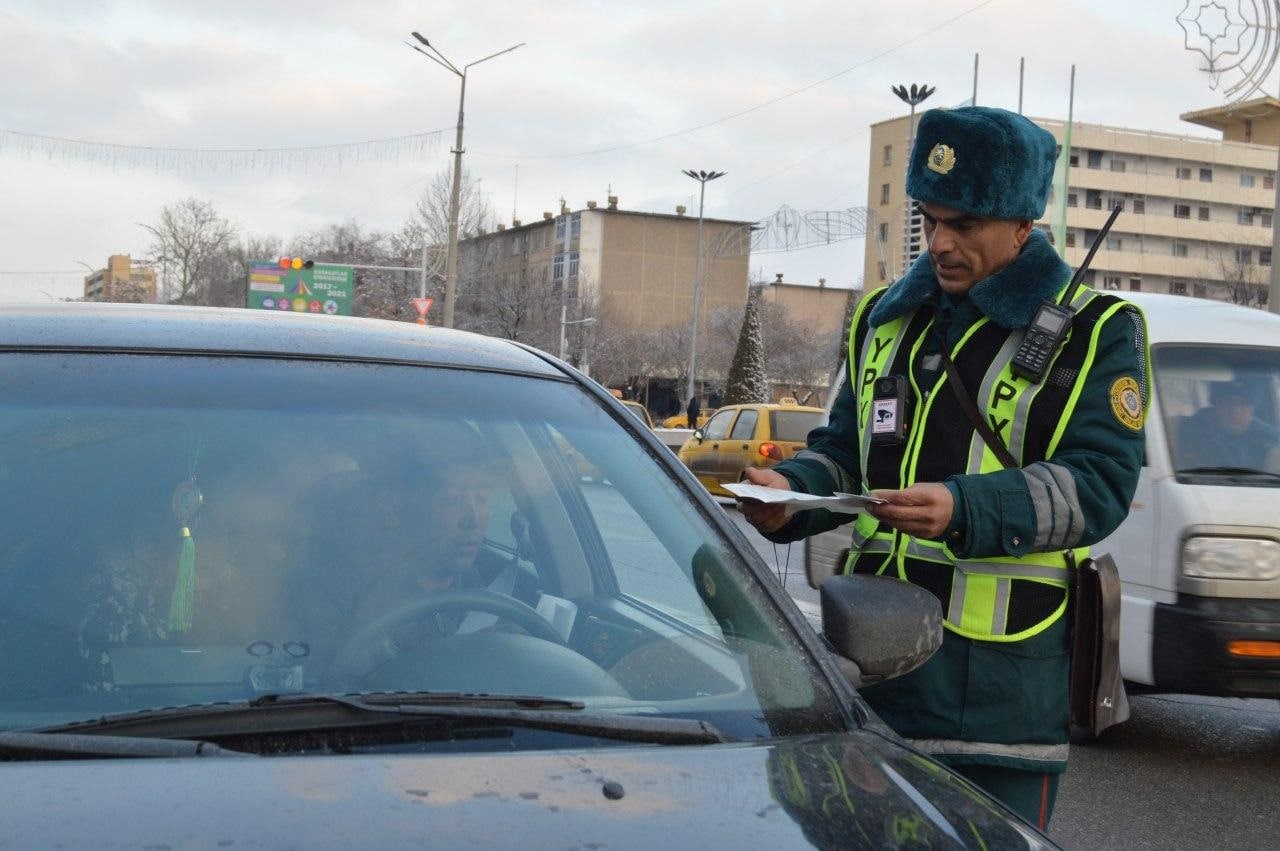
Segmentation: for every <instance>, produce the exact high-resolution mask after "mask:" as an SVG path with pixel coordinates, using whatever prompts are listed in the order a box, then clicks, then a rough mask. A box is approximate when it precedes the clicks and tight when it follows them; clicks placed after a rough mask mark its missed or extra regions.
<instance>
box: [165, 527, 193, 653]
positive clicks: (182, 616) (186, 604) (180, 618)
mask: <svg viewBox="0 0 1280 851" xmlns="http://www.w3.org/2000/svg"><path fill="white" fill-rule="evenodd" d="M195 607H196V541H195V538H192V537H191V530H190V529H189V528H188V527H186V526H183V527H182V554H181V555H180V556H178V577H177V580H176V581H175V582H174V584H173V597H172V598H171V599H170V600H169V631H170V632H186V631H187V630H189V629H191V616H192V614H193V613H194V612H195Z"/></svg>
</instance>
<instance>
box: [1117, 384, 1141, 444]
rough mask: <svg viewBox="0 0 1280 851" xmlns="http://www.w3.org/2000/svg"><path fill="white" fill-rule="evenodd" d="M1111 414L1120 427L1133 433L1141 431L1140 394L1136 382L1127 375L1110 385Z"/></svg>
mask: <svg viewBox="0 0 1280 851" xmlns="http://www.w3.org/2000/svg"><path fill="white" fill-rule="evenodd" d="M1111 413H1113V414H1115V417H1116V419H1117V420H1118V421H1119V422H1120V425H1122V426H1124V427H1126V428H1131V429H1133V430H1134V431H1141V430H1142V421H1143V412H1142V394H1141V393H1139V392H1138V382H1136V381H1134V380H1133V379H1132V378H1130V377H1129V376H1127V375H1126V376H1125V377H1124V378H1117V379H1116V380H1115V383H1113V384H1112V385H1111Z"/></svg>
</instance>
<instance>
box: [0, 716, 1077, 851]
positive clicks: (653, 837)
mask: <svg viewBox="0 0 1280 851" xmlns="http://www.w3.org/2000/svg"><path fill="white" fill-rule="evenodd" d="M0 776H2V777H3V778H4V784H3V785H4V788H5V790H6V791H5V809H4V812H5V836H6V841H7V842H8V843H11V844H13V845H14V846H15V847H37V846H40V847H46V846H50V845H53V844H55V843H56V844H60V845H65V846H66V847H89V846H98V845H102V844H110V845H111V846H112V847H120V848H128V847H142V846H150V847H166V846H171V847H178V846H190V845H193V844H194V845H198V846H200V847H225V848H243V847H246V846H247V847H260V846H262V847H278V846H281V845H288V846H290V847H298V848H305V847H316V846H324V847H345V846H353V847H355V846H362V845H370V846H372V845H380V846H391V847H399V846H402V845H409V844H411V843H412V844H415V845H420V844H423V843H428V844H430V846H431V847H435V848H460V847H464V846H465V847H476V848H496V847H511V846H515V845H519V846H521V847H529V848H543V847H588V848H597V847H598V848H611V849H616V848H638V849H639V848H643V849H652V848H654V847H662V846H667V847H671V846H673V845H674V846H676V847H680V846H687V845H691V844H693V843H694V842H695V841H696V843H697V845H698V846H699V847H700V849H710V848H735V849H736V848H744V847H769V848H783V847H788V848H789V847H807V846H811V845H812V846H819V847H834V846H839V847H875V848H888V847H931V848H944V847H962V846H963V847H975V846H977V847H981V846H985V847H988V848H1037V847H1053V846H1051V845H1048V844H1047V843H1045V841H1044V840H1043V838H1042V837H1040V836H1039V834H1037V833H1035V832H1034V831H1033V830H1031V829H1030V828H1029V827H1026V826H1025V825H1023V824H1022V823H1021V822H1017V821H1014V820H1013V819H1012V817H1011V816H1009V815H1008V814H1007V813H1006V812H1005V811H1004V810H1002V809H1000V808H999V807H998V806H997V805H995V804H993V803H991V802H990V801H989V799H986V798H985V797H984V796H983V795H982V794H981V793H978V792H976V791H974V790H973V788H972V787H970V786H968V785H967V784H966V783H965V782H964V781H962V780H960V779H959V778H958V777H956V776H954V775H952V774H950V773H948V772H947V771H946V770H945V769H942V768H940V767H939V766H938V765H937V764H935V763H933V762H932V761H930V760H928V759H925V758H923V757H920V756H918V755H915V754H912V753H911V752H909V751H907V750H906V749H905V748H903V747H902V746H901V745H898V744H896V743H894V742H892V741H890V740H888V739H885V738H882V737H880V736H879V735H877V734H875V733H873V732H859V733H852V734H842V735H838V736H825V737H805V738H800V739H788V740H782V741H780V742H773V743H768V744H745V745H712V746H689V747H647V746H645V747H610V748H604V749H593V750H578V751H542V752H527V753H515V754H509V753H507V754H500V755H498V754H471V755H464V754H458V755H421V754H417V755H404V754H396V755H372V756H371V755H350V756H290V757H264V758H255V757H229V758H217V759H190V760H98V761H89V760H84V761H69V762H38V763H10V764H7V765H4V766H0Z"/></svg>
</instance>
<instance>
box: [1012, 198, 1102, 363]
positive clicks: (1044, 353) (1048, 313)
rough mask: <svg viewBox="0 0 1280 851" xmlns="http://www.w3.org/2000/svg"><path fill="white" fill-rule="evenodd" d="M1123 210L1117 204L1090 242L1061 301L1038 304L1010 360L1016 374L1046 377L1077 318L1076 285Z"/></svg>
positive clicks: (1047, 301) (1087, 269)
mask: <svg viewBox="0 0 1280 851" xmlns="http://www.w3.org/2000/svg"><path fill="white" fill-rule="evenodd" d="M1120 210H1121V207H1120V205H1119V204H1117V205H1116V206H1115V209H1113V210H1112V211H1111V216H1110V217H1109V218H1108V219H1107V223H1106V224H1104V225H1103V226H1102V230H1100V231H1098V236H1097V238H1095V239H1094V240H1093V245H1091V246H1089V253H1088V254H1086V255H1085V258H1084V263H1082V264H1081V265H1080V268H1079V269H1077V270H1076V273H1075V274H1074V275H1072V276H1071V285H1070V286H1068V287H1067V291H1066V292H1065V293H1063V295H1062V299H1061V300H1060V301H1057V302H1054V301H1052V300H1048V299H1046V300H1045V301H1044V302H1042V303H1041V304H1040V306H1039V307H1038V308H1036V315H1035V316H1034V317H1033V318H1032V319H1031V324H1030V325H1028V326H1027V330H1026V333H1024V334H1023V336H1022V342H1021V343H1020V344H1019V345H1018V350H1017V351H1016V352H1014V355H1013V362H1012V363H1011V364H1010V369H1011V370H1012V371H1013V374H1014V375H1016V376H1018V377H1020V378H1025V379H1027V380H1028V381H1030V382H1031V383H1032V384H1039V383H1040V382H1041V381H1043V380H1044V374H1045V370H1047V369H1048V368H1049V362H1050V361H1051V360H1053V355H1054V353H1055V352H1057V351H1058V347H1059V346H1060V345H1062V341H1063V340H1064V339H1065V338H1066V336H1067V332H1068V331H1070V330H1071V322H1072V320H1073V319H1075V315H1076V312H1075V310H1074V309H1073V308H1072V307H1071V300H1072V299H1073V298H1075V295H1076V289H1077V288H1078V287H1079V286H1080V282H1081V281H1082V280H1084V275H1085V272H1087V271H1089V264H1090V263H1092V262H1093V255H1094V254H1096V253H1097V251H1098V247H1099V246H1101V245H1102V241H1103V240H1104V239H1106V238H1107V232H1108V231H1110V230H1111V225H1112V223H1114V222H1115V220H1116V216H1118V215H1120Z"/></svg>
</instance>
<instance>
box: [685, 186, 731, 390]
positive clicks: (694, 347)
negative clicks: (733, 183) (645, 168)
mask: <svg viewBox="0 0 1280 851" xmlns="http://www.w3.org/2000/svg"><path fill="white" fill-rule="evenodd" d="M684 175H685V176H686V177H692V178H693V179H694V180H696V181H698V183H699V192H698V253H697V255H696V256H695V257H694V260H693V322H692V325H691V327H690V329H689V386H688V388H687V392H686V394H685V401H686V402H688V400H689V399H692V398H693V393H694V374H695V370H696V369H697V367H698V319H699V317H700V315H701V313H702V210H703V207H704V206H705V205H706V200H707V181H709V180H716V179H717V178H721V177H724V176H725V172H723V171H694V170H693V169H691V168H687V169H685V170H684Z"/></svg>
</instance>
